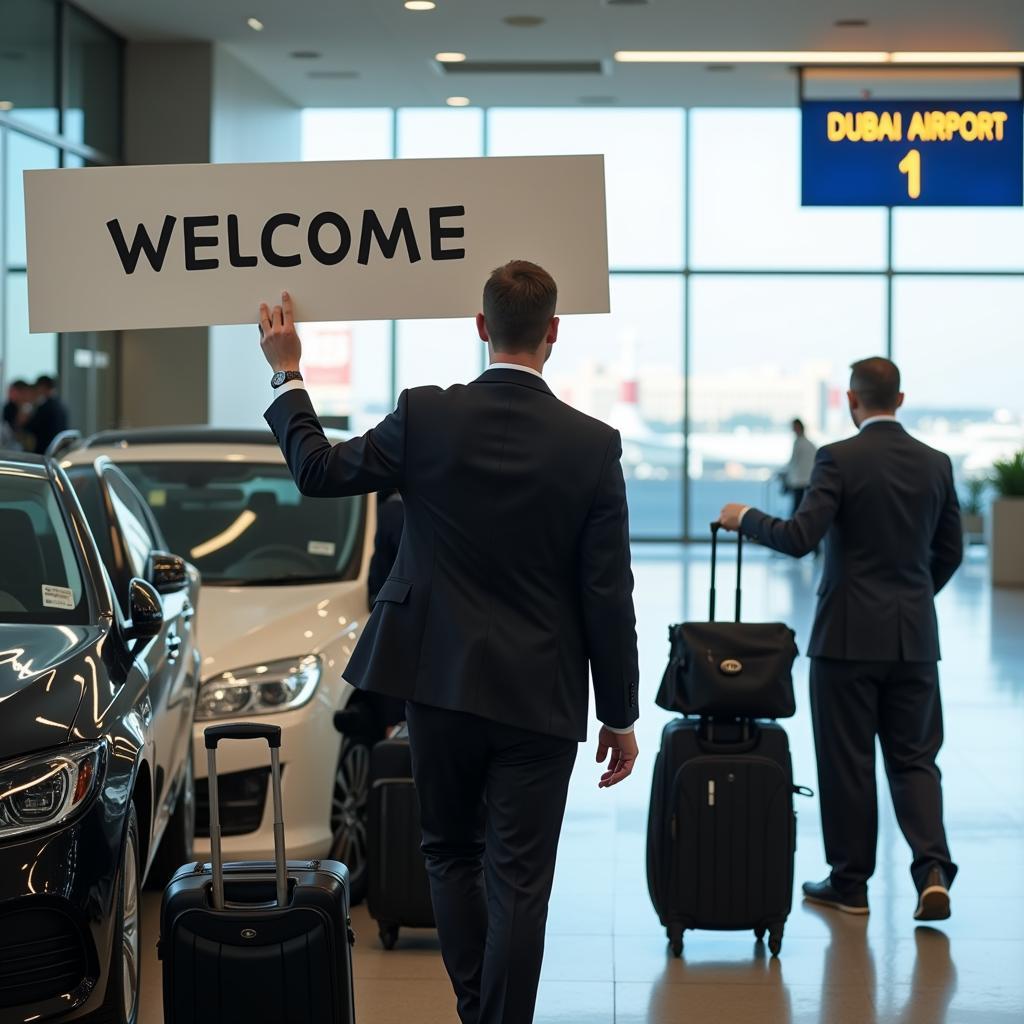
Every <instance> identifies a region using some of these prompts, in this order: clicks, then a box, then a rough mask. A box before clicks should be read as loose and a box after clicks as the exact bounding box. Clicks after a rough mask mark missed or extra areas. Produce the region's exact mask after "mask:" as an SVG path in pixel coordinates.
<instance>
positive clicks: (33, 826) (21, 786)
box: [0, 741, 105, 840]
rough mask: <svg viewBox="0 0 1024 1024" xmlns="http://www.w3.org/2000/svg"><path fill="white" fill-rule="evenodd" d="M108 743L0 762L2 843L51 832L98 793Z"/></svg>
mask: <svg viewBox="0 0 1024 1024" xmlns="http://www.w3.org/2000/svg"><path fill="white" fill-rule="evenodd" d="M104 749H105V747H104V744H103V742H102V741H101V742H98V743H80V744H76V745H74V746H70V747H64V748H62V749H60V750H57V751H53V752H52V753H49V754H33V755H32V756H31V757H23V758H20V759H19V760H17V761H9V762H8V763H7V764H0V840H2V839H9V838H10V837H11V836H20V835H24V834H25V833H27V832H37V831H39V830H40V829H48V828H53V827H54V826H55V825H60V824H62V823H63V822H65V821H67V820H68V819H69V818H71V817H72V816H73V815H74V814H75V813H76V812H77V811H78V810H80V809H81V808H82V807H83V806H85V804H86V803H87V802H88V800H89V797H90V796H92V794H93V793H94V792H95V791H96V788H97V786H98V785H99V782H100V776H101V775H102V774H103V767H104V757H103V752H104Z"/></svg>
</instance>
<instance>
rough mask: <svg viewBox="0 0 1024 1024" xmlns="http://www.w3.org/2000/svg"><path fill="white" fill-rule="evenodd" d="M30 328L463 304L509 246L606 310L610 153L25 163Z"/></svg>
mask: <svg viewBox="0 0 1024 1024" xmlns="http://www.w3.org/2000/svg"><path fill="white" fill-rule="evenodd" d="M25 206H26V211H25V214H26V218H25V219H26V225H27V234H28V285H29V322H30V326H31V330H32V331H33V332H41V331H89V330H116V329H127V328H145V327H194V326H204V325H209V324H239V323H255V322H256V319H257V307H258V304H259V302H260V301H261V300H265V301H268V302H271V303H273V302H277V301H280V298H279V297H280V293H281V291H282V290H287V291H289V292H291V293H292V296H293V298H294V301H295V312H296V319H297V320H300V321H302V320H305V321H314V320H379V319H392V318H395V319H401V318H406V317H453V316H468V315H473V314H475V313H477V312H478V311H479V306H480V296H481V292H482V290H483V284H484V281H485V280H486V277H487V275H488V274H489V273H490V271H491V270H492V269H494V267H497V266H500V265H501V264H503V263H506V262H508V261H509V260H512V259H526V260H532V261H534V262H536V263H539V264H541V265H542V266H543V267H545V268H546V269H547V270H548V271H550V272H551V274H552V275H553V276H554V278H555V280H556V281H557V283H558V292H559V295H558V299H559V301H558V311H559V312H560V313H604V312H608V309H609V304H608V243H607V231H606V225H605V199H604V159H603V157H600V156H555V157H502V158H493V157H491V158H486V159H462V160H374V161H352V162H340V163H334V162H330V163H327V162H323V163H288V164H176V165H164V166H154V167H104V168H87V169H74V170H59V171H26V172H25Z"/></svg>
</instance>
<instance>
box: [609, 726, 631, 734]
mask: <svg viewBox="0 0 1024 1024" xmlns="http://www.w3.org/2000/svg"><path fill="white" fill-rule="evenodd" d="M605 728H606V729H607V730H608V731H609V732H613V733H615V735H616V736H628V735H629V734H630V733H631V732H632V731H633V726H630V727H629V728H628V729H616V728H615V727H614V726H612V725H606V726H605Z"/></svg>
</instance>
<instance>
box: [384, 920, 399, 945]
mask: <svg viewBox="0 0 1024 1024" xmlns="http://www.w3.org/2000/svg"><path fill="white" fill-rule="evenodd" d="M380 944H381V945H382V946H383V947H384V948H385V949H394V948H395V946H396V945H398V925H397V924H382V925H381V926H380Z"/></svg>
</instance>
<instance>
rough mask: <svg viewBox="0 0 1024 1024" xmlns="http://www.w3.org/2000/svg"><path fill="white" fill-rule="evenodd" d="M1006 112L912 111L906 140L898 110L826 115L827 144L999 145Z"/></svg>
mask: <svg viewBox="0 0 1024 1024" xmlns="http://www.w3.org/2000/svg"><path fill="white" fill-rule="evenodd" d="M1008 116H1009V115H1008V113H1007V112H1006V111H1005V110H977V111H975V110H915V111H914V112H913V113H912V114H911V115H910V118H909V123H908V126H907V133H906V136H904V134H903V125H904V117H903V112H902V111H899V110H893V111H888V110H883V111H875V110H859V111H855V112H854V111H842V110H830V111H829V112H828V121H827V125H828V127H827V132H828V141H829V142H902V141H904V138H905V139H906V141H907V142H951V141H953V140H954V139H962V140H963V141H964V142H1002V141H1003V137H1004V130H1005V126H1006V121H1007V118H1008Z"/></svg>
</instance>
